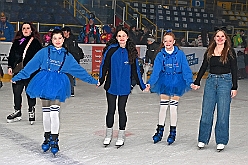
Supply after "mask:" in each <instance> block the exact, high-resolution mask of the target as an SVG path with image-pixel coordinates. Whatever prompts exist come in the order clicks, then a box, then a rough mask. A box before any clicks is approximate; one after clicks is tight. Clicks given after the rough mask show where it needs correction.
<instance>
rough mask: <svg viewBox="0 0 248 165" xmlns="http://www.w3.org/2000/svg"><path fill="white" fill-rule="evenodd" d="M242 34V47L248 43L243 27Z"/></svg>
mask: <svg viewBox="0 0 248 165" xmlns="http://www.w3.org/2000/svg"><path fill="white" fill-rule="evenodd" d="M240 36H241V38H242V41H243V42H242V43H241V48H245V47H246V45H247V41H246V37H245V31H244V30H243V29H241V30H240Z"/></svg>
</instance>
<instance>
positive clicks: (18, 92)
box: [12, 79, 36, 110]
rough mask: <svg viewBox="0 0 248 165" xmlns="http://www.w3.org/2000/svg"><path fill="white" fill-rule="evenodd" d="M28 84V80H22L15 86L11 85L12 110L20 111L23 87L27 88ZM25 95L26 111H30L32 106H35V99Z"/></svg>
mask: <svg viewBox="0 0 248 165" xmlns="http://www.w3.org/2000/svg"><path fill="white" fill-rule="evenodd" d="M28 83H29V79H24V80H20V81H17V82H16V84H14V83H12V90H13V94H14V109H15V110H21V107H22V91H23V89H24V87H25V89H26V88H27V86H28ZM26 95H27V101H28V107H29V108H28V109H29V110H31V109H32V107H33V106H35V104H36V98H30V97H29V95H28V94H26Z"/></svg>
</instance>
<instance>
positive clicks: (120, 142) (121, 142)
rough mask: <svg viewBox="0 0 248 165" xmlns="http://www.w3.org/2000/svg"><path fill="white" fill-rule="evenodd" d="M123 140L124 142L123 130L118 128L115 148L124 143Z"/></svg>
mask: <svg viewBox="0 0 248 165" xmlns="http://www.w3.org/2000/svg"><path fill="white" fill-rule="evenodd" d="M124 142H125V130H119V132H118V137H117V141H116V143H115V146H117V148H120V147H121V146H123V145H124Z"/></svg>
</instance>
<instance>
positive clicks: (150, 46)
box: [145, 35, 160, 67]
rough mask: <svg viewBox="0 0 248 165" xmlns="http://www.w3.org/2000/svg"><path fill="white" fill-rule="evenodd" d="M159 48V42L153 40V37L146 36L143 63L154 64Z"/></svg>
mask: <svg viewBox="0 0 248 165" xmlns="http://www.w3.org/2000/svg"><path fill="white" fill-rule="evenodd" d="M159 50H160V44H159V43H157V42H156V41H155V37H154V36H152V35H149V36H148V37H147V50H146V55H145V64H146V65H148V64H150V66H151V67H153V65H154V60H155V58H156V55H157V53H158V52H159Z"/></svg>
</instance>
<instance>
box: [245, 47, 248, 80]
mask: <svg viewBox="0 0 248 165" xmlns="http://www.w3.org/2000/svg"><path fill="white" fill-rule="evenodd" d="M244 61H245V72H246V77H247V78H248V45H247V46H246V48H245V49H244Z"/></svg>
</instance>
